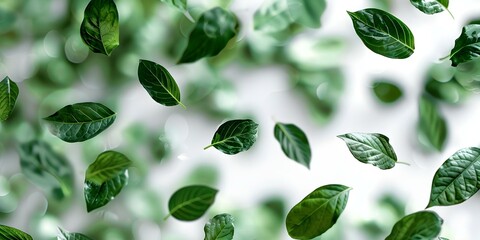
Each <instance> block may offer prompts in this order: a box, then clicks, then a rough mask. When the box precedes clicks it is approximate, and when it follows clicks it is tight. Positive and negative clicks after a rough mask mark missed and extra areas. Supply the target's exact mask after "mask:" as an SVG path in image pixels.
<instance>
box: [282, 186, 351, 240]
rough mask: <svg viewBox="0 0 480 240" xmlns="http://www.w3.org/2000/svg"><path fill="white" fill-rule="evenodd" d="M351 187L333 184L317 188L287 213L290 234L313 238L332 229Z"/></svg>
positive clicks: (297, 236)
mask: <svg viewBox="0 0 480 240" xmlns="http://www.w3.org/2000/svg"><path fill="white" fill-rule="evenodd" d="M350 189H351V188H349V187H346V186H343V185H339V184H331V185H325V186H322V187H319V188H317V189H315V191H313V192H312V193H310V194H308V195H307V196H306V197H305V198H304V199H303V200H302V201H300V202H299V203H298V204H297V205H295V206H294V207H293V208H292V209H291V210H290V212H288V214H287V220H286V226H287V231H288V235H290V237H292V238H294V239H312V238H314V237H317V236H320V235H322V234H323V233H324V232H326V231H327V230H328V229H330V228H331V227H332V226H333V225H334V224H335V223H336V222H337V219H338V218H339V217H340V215H341V214H342V212H343V210H344V209H345V206H346V205H347V201H348V193H349V191H350Z"/></svg>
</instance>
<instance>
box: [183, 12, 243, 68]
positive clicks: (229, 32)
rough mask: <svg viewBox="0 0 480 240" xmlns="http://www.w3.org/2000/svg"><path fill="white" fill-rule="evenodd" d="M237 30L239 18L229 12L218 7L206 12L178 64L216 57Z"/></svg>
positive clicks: (197, 24) (189, 39)
mask: <svg viewBox="0 0 480 240" xmlns="http://www.w3.org/2000/svg"><path fill="white" fill-rule="evenodd" d="M237 28H238V20H237V17H236V16H235V15H234V14H233V13H231V12H229V11H227V10H224V9H222V8H220V7H216V8H213V9H211V10H208V11H206V12H204V13H203V14H202V15H201V16H200V19H199V20H198V22H197V23H196V24H195V27H194V28H193V30H192V32H191V33H190V36H189V37H188V45H187V48H186V49H185V51H184V52H183V54H182V57H181V58H180V60H179V61H178V63H190V62H195V61H197V60H199V59H201V58H204V57H213V56H216V55H217V54H219V53H220V51H222V49H224V48H225V46H227V43H228V41H230V39H232V38H233V37H234V36H235V35H236V34H237V32H238V30H237Z"/></svg>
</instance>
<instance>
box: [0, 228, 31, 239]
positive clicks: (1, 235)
mask: <svg viewBox="0 0 480 240" xmlns="http://www.w3.org/2000/svg"><path fill="white" fill-rule="evenodd" d="M0 239H5V240H33V238H32V236H30V235H28V234H27V233H24V232H22V231H20V230H18V229H16V228H13V227H9V226H5V225H0Z"/></svg>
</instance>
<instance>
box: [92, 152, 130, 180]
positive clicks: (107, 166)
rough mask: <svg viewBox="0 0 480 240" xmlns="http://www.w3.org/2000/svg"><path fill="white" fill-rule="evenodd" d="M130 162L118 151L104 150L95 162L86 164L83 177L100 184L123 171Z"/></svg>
mask: <svg viewBox="0 0 480 240" xmlns="http://www.w3.org/2000/svg"><path fill="white" fill-rule="evenodd" d="M131 163H132V162H131V161H130V160H129V159H128V158H127V157H126V156H125V155H123V154H121V153H119V152H115V151H106V152H103V153H101V154H100V155H98V157H97V159H96V160H95V162H93V163H92V164H90V166H88V168H87V173H86V176H85V178H86V180H88V181H91V182H93V183H95V184H97V185H101V184H102V183H104V182H106V181H108V180H110V179H112V178H114V177H116V176H117V175H119V174H121V173H122V172H124V171H125V170H126V169H127V168H128V167H129V166H130V164H131Z"/></svg>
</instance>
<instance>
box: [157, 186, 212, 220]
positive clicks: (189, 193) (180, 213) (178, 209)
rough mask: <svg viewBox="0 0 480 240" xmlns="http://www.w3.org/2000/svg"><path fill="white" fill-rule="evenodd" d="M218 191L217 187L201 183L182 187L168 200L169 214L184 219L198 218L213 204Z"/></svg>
mask: <svg viewBox="0 0 480 240" xmlns="http://www.w3.org/2000/svg"><path fill="white" fill-rule="evenodd" d="M217 192H218V190H216V189H213V188H210V187H207V186H201V185H192V186H187V187H183V188H180V189H179V190H177V191H176V192H175V193H173V195H172V196H171V197H170V200H169V201H168V210H169V214H168V216H170V215H172V216H173V217H174V218H176V219H178V220H182V221H193V220H196V219H198V218H200V217H201V216H203V214H205V212H206V211H207V210H208V208H209V207H210V206H211V205H212V204H213V202H214V201H215V196H216V195H217ZM168 216H167V217H165V219H166V218H168Z"/></svg>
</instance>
